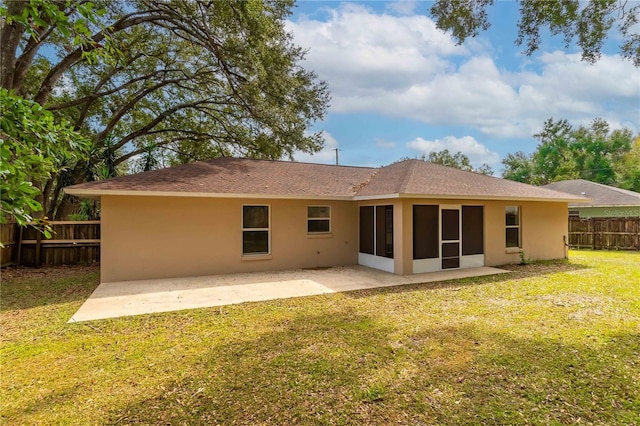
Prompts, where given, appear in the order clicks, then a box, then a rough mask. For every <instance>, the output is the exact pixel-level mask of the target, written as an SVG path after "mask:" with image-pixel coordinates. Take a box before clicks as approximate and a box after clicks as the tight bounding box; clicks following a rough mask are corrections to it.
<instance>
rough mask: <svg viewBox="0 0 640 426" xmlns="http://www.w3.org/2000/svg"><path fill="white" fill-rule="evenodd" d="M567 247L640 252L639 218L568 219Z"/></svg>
mask: <svg viewBox="0 0 640 426" xmlns="http://www.w3.org/2000/svg"><path fill="white" fill-rule="evenodd" d="M569 246H570V247H575V248H590V249H594V250H599V249H604V250H640V218H639V217H591V218H578V217H570V218H569Z"/></svg>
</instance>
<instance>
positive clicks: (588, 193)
mask: <svg viewBox="0 0 640 426" xmlns="http://www.w3.org/2000/svg"><path fill="white" fill-rule="evenodd" d="M544 188H548V189H553V190H555V191H560V192H566V193H568V194H573V195H576V196H581V197H585V198H590V199H591V201H590V202H587V203H575V202H570V203H569V216H573V217H640V193H637V192H634V191H628V190H626V189H620V188H616V187H613V186H609V185H603V184H601V183H595V182H590V181H588V180H584V179H573V180H561V181H558V182H553V183H550V184H548V185H545V186H544Z"/></svg>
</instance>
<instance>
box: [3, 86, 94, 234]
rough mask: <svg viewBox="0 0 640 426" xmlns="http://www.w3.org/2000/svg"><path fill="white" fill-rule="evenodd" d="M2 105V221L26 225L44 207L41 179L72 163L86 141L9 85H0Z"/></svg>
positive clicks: (45, 178) (78, 155) (43, 179)
mask: <svg viewBox="0 0 640 426" xmlns="http://www.w3.org/2000/svg"><path fill="white" fill-rule="evenodd" d="M0 111H2V114H1V116H0V160H1V161H0V176H1V178H2V179H1V181H0V193H1V199H2V205H1V210H0V223H6V221H7V219H8V218H9V217H13V218H15V220H16V222H17V223H18V224H20V225H25V224H27V223H29V222H32V221H33V219H34V218H33V215H34V213H36V212H39V211H41V210H42V205H41V204H40V202H38V201H37V200H36V197H37V196H38V195H39V194H40V193H41V190H40V188H39V187H38V186H36V185H40V184H42V183H43V182H45V181H46V180H47V179H49V178H50V177H51V175H52V174H56V173H59V172H60V171H62V170H64V168H65V167H69V166H70V165H73V164H74V162H75V161H77V159H78V158H80V156H81V155H82V152H83V149H84V147H85V146H86V143H87V141H86V140H85V138H83V137H82V136H80V135H79V134H77V133H76V132H74V131H73V130H72V129H71V128H70V126H69V125H68V124H66V123H64V122H63V123H58V122H56V121H55V120H54V117H53V115H52V114H51V113H50V112H49V111H47V110H45V109H44V108H43V107H42V106H40V105H38V104H37V103H35V102H31V101H27V100H25V99H23V98H21V97H19V96H14V95H11V94H10V93H9V92H8V91H7V90H5V89H0ZM34 184H35V185H34ZM47 232H48V231H47Z"/></svg>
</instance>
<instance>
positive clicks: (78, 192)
mask: <svg viewBox="0 0 640 426" xmlns="http://www.w3.org/2000/svg"><path fill="white" fill-rule="evenodd" d="M64 191H65V193H67V194H69V195H75V196H77V197H83V198H89V199H94V200H97V199H100V197H103V196H130V197H131V196H135V197H184V198H261V199H270V200H273V199H279V200H334V201H350V200H353V197H352V196H350V195H347V196H338V195H327V196H324V195H304V194H302V195H297V194H295V195H277V194H236V193H210V192H172V191H134V190H118V189H101V190H85V189H80V188H78V189H74V188H66V189H64Z"/></svg>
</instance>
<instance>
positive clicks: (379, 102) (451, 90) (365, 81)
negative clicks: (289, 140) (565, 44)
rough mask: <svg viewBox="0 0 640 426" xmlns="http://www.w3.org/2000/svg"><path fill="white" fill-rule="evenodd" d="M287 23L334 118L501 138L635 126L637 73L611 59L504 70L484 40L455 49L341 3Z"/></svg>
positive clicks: (565, 58) (425, 28) (411, 25)
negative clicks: (320, 15) (549, 123)
mask: <svg viewBox="0 0 640 426" xmlns="http://www.w3.org/2000/svg"><path fill="white" fill-rule="evenodd" d="M389 7H404V6H400V5H396V4H395V3H394V4H392V5H391V6H389ZM407 7H408V6H407ZM407 10H408V9H407ZM288 25H289V29H290V30H291V31H292V32H293V34H294V37H295V42H296V43H297V44H299V45H301V46H303V47H308V48H310V52H309V54H308V58H307V61H306V62H305V66H307V67H309V68H310V69H313V70H315V71H316V72H317V73H318V74H319V76H320V78H322V79H325V80H327V81H328V83H329V88H330V90H331V94H332V107H331V111H332V112H334V113H354V112H374V113H378V114H381V115H383V116H387V117H401V118H409V119H413V120H416V121H420V122H424V123H428V124H433V125H446V126H466V127H471V128H474V129H477V130H478V131H480V132H482V133H483V134H484V135H487V136H489V137H491V138H504V139H506V138H528V137H530V136H531V135H532V134H534V133H536V132H537V131H539V130H540V129H541V126H542V124H543V122H544V120H546V119H547V118H549V117H554V118H556V119H560V118H566V119H568V120H569V121H570V122H571V123H576V124H582V123H583V122H584V123H585V124H586V123H588V122H589V121H591V120H592V119H593V118H595V117H601V118H604V119H606V120H607V121H609V122H610V123H611V125H612V127H613V128H617V127H621V126H626V127H631V129H632V130H634V131H639V130H640V123H639V121H638V116H639V115H640V105H639V103H638V99H640V83H639V82H640V69H638V68H635V67H634V66H633V65H632V64H631V63H630V62H629V61H625V60H623V59H622V58H620V57H619V56H616V55H603V56H602V58H601V60H600V61H599V62H597V63H596V64H594V65H590V64H587V63H585V62H582V61H581V60H580V55H579V54H569V53H565V52H548V53H542V54H540V55H539V56H536V57H533V58H523V62H522V63H521V64H518V65H516V66H515V68H514V70H511V71H510V70H508V69H505V68H503V67H499V66H498V65H496V62H495V61H494V59H493V58H492V56H491V55H493V54H494V52H493V51H492V49H491V47H490V46H486V43H484V42H473V43H466V44H465V45H463V46H456V45H455V42H454V41H453V40H452V39H451V37H450V36H449V35H447V34H444V33H442V32H441V31H439V30H438V29H437V28H436V27H435V24H434V22H433V21H432V20H431V19H430V18H428V17H426V16H419V15H414V16H391V15H388V14H376V13H374V12H373V11H371V10H369V9H367V8H366V7H363V6H361V5H358V4H348V3H347V4H343V5H341V6H338V7H337V8H335V9H333V10H332V11H331V12H330V16H329V19H328V20H327V21H326V22H323V21H318V20H307V19H302V20H300V21H298V22H295V23H294V22H290V23H289V24H288ZM519 65H523V67H522V68H518V66H519Z"/></svg>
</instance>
